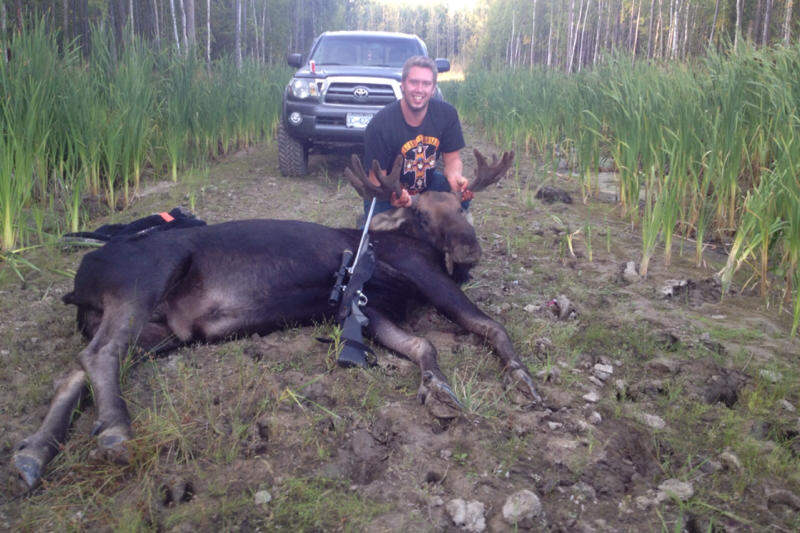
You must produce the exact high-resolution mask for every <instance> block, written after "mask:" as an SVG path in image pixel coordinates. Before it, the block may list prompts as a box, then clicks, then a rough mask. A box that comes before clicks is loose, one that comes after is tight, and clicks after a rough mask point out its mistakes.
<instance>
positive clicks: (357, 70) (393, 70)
mask: <svg viewBox="0 0 800 533" xmlns="http://www.w3.org/2000/svg"><path fill="white" fill-rule="evenodd" d="M402 75H403V73H402V69H400V68H397V67H364V66H354V65H317V71H316V72H315V73H312V72H311V69H309V68H308V66H305V67H303V68H301V69H300V70H298V71H297V72H295V75H294V77H295V78H316V79H325V78H328V77H330V76H363V77H367V78H387V79H393V80H396V81H398V82H399V81H400V78H401V77H402Z"/></svg>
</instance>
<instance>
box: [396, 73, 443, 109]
mask: <svg viewBox="0 0 800 533" xmlns="http://www.w3.org/2000/svg"><path fill="white" fill-rule="evenodd" d="M401 88H402V89H403V100H405V101H406V105H407V106H408V107H409V109H411V111H415V112H419V111H422V110H424V109H425V108H426V107H428V101H429V100H430V99H431V96H432V95H433V91H434V89H436V83H434V81H433V72H431V70H430V69H427V68H425V67H411V69H410V70H409V71H408V77H407V78H406V81H404V82H403V83H402V85H401Z"/></svg>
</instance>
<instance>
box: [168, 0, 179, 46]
mask: <svg viewBox="0 0 800 533" xmlns="http://www.w3.org/2000/svg"><path fill="white" fill-rule="evenodd" d="M169 7H170V9H171V11H172V32H173V33H174V34H175V48H176V49H177V50H178V55H179V56H180V55H181V41H180V39H179V38H178V19H177V17H176V16H175V0H169Z"/></svg>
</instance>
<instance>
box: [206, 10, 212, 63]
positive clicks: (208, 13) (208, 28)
mask: <svg viewBox="0 0 800 533" xmlns="http://www.w3.org/2000/svg"><path fill="white" fill-rule="evenodd" d="M206 63H207V64H208V65H209V66H211V0H206Z"/></svg>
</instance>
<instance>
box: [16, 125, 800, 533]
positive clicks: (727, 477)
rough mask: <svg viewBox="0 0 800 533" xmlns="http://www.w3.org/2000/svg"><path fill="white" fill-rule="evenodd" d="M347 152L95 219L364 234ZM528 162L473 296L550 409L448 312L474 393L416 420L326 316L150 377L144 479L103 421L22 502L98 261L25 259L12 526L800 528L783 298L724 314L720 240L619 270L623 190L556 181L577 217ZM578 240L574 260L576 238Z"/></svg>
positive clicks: (731, 305) (445, 347)
mask: <svg viewBox="0 0 800 533" xmlns="http://www.w3.org/2000/svg"><path fill="white" fill-rule="evenodd" d="M465 130H466V131H465V134H466V137H467V142H468V144H469V146H468V148H467V149H466V150H464V152H463V157H464V159H465V163H466V169H467V170H466V172H465V174H466V175H468V176H469V175H471V172H472V171H471V168H472V167H473V165H474V160H473V158H472V155H471V148H472V147H473V146H477V147H479V148H480V149H481V150H483V151H484V153H491V152H493V151H497V149H496V147H494V146H492V145H490V144H489V143H488V142H486V141H485V139H484V138H483V137H482V135H481V133H480V131H478V130H477V129H476V128H474V127H467V128H466V129H465ZM348 155H349V154H348V153H347V152H342V151H327V152H324V153H322V154H314V155H312V157H311V161H310V164H311V168H312V170H313V172H312V174H311V175H310V176H309V177H307V178H304V179H289V178H283V177H281V176H280V173H279V171H278V163H277V148H276V145H275V144H272V145H271V146H270V145H260V146H256V147H251V148H249V149H246V150H242V151H240V152H238V153H236V154H233V155H230V156H227V157H225V158H222V159H221V160H220V161H218V162H216V163H213V164H212V165H211V166H210V169H209V171H208V172H207V173H204V172H197V171H196V172H194V173H192V175H191V176H190V177H188V178H187V179H186V181H184V182H183V183H179V184H173V183H171V182H159V181H157V180H151V182H150V183H149V184H148V186H147V188H146V189H144V191H143V194H142V197H141V199H140V200H139V201H138V202H137V203H136V204H135V205H134V206H133V207H132V208H130V209H129V210H127V211H124V212H121V213H117V214H115V215H114V216H113V217H108V216H106V217H99V218H95V219H93V220H91V222H89V223H88V226H89V227H91V228H93V227H97V226H99V225H101V224H102V223H105V222H108V221H110V220H113V221H129V220H133V219H136V218H138V217H141V216H144V215H148V214H150V213H153V212H159V211H167V210H169V209H171V208H172V207H174V206H176V205H183V206H185V207H187V208H189V207H191V206H192V204H193V205H194V211H195V212H196V214H197V216H198V217H200V218H202V219H204V220H206V221H208V222H209V223H211V224H213V223H218V222H222V221H226V220H233V219H244V218H251V217H258V218H285V219H301V220H308V221H314V222H319V223H323V224H328V225H333V226H353V224H354V222H355V218H356V216H357V215H358V214H359V212H360V209H361V207H360V206H361V202H360V200H358V199H357V198H356V195H355V193H354V192H353V191H352V190H351V189H350V188H349V186H348V185H347V182H346V180H345V179H344V178H343V168H344V165H345V164H346V163H347V161H348ZM519 159H520V160H521V161H520V166H519V169H518V170H517V171H515V172H513V173H510V174H509V176H508V177H506V178H505V179H504V180H503V181H502V182H501V183H500V185H499V186H497V187H492V188H491V189H490V190H487V191H485V192H484V193H482V194H480V195H479V196H478V198H476V200H475V201H474V202H473V207H472V211H473V217H474V222H475V227H476V229H477V231H478V233H479V235H480V237H481V239H482V242H483V245H484V252H485V255H484V257H483V259H482V260H481V263H480V265H479V266H478V267H477V268H476V269H475V270H474V271H473V275H474V279H473V281H472V282H471V283H470V284H469V285H467V286H466V287H465V291H466V294H467V295H469V297H470V298H471V299H472V300H473V301H475V302H476V303H477V304H478V306H479V307H481V309H483V310H484V311H485V312H486V313H487V314H489V315H490V316H492V317H493V318H495V319H497V320H499V321H500V322H502V323H503V324H504V325H505V326H506V328H507V329H508V331H509V333H510V334H511V336H512V338H513V340H514V343H515V345H516V347H517V349H518V351H519V352H520V354H521V355H522V357H523V360H524V361H525V362H526V363H527V364H528V366H529V368H530V369H531V371H532V372H533V373H535V374H536V376H537V379H536V383H537V386H538V387H539V391H540V392H541V393H542V395H543V396H544V401H543V403H542V404H540V405H526V404H520V403H517V401H516V400H517V399H516V398H513V397H510V396H507V395H506V394H505V393H504V391H503V390H502V387H501V368H500V366H499V363H498V361H497V359H496V358H495V357H494V356H493V355H492V354H491V353H490V352H489V351H488V350H487V348H486V347H485V346H484V345H483V344H482V343H481V342H480V340H479V339H477V338H475V337H473V336H472V335H470V334H468V333H467V332H465V331H463V330H461V329H459V328H458V327H457V326H455V325H454V324H452V323H450V322H448V321H447V320H446V319H444V318H443V317H442V316H441V315H439V314H438V313H437V312H436V311H435V310H434V309H433V308H430V307H421V308H419V309H417V310H416V311H415V312H414V313H413V314H412V315H411V317H410V318H409V319H408V321H407V322H406V323H405V324H404V327H406V328H407V329H409V330H411V331H413V332H415V333H416V334H418V335H421V336H425V337H426V338H428V339H430V340H431V341H432V342H433V343H434V344H435V345H436V347H437V349H438V351H439V359H440V364H441V366H442V368H443V370H444V371H445V373H446V374H447V375H448V376H449V377H450V378H451V382H452V384H453V386H454V389H456V392H457V393H458V394H459V395H460V396H461V397H462V402H463V403H464V405H465V407H466V412H465V413H464V414H463V416H461V417H460V418H458V419H456V420H454V421H452V422H450V423H443V422H442V421H440V420H437V419H435V418H433V417H432V416H431V415H429V414H428V412H427V411H426V409H425V407H424V406H420V405H419V404H417V402H416V398H415V396H416V392H417V388H418V385H419V372H418V370H417V368H416V367H415V366H414V365H413V364H411V363H409V362H408V361H406V360H404V359H400V358H398V357H396V356H395V355H393V354H391V353H387V351H386V350H383V349H381V348H380V347H377V346H376V352H377V353H378V358H379V365H378V367H376V368H374V369H372V370H369V371H362V370H343V369H339V368H336V367H335V365H334V364H332V363H331V360H330V358H329V347H330V345H328V344H323V343H320V342H318V341H317V340H315V338H316V337H320V336H325V335H327V334H329V333H330V332H331V326H330V325H329V324H319V325H317V326H315V327H296V326H293V325H288V329H287V330H286V331H283V332H280V333H276V334H273V335H269V336H267V337H264V338H258V337H254V338H246V339H238V340H233V341H231V342H228V343H225V344H220V345H201V346H194V347H191V348H188V349H183V350H181V351H178V352H176V353H173V354H171V355H169V356H166V357H164V358H161V359H157V360H152V359H151V360H146V361H144V362H142V363H141V364H139V365H138V366H136V367H134V368H133V369H132V370H131V371H130V372H129V374H128V375H127V376H126V379H125V385H124V390H125V394H126V396H127V398H128V400H129V402H130V405H131V409H132V415H133V417H134V418H135V423H134V428H135V431H136V436H137V438H136V440H135V441H134V442H133V443H132V449H133V461H132V464H131V465H129V466H117V465H113V464H108V463H106V462H104V461H103V459H102V458H100V457H98V456H97V454H96V453H95V452H94V446H93V438H92V437H91V436H90V435H89V432H90V430H91V427H92V424H93V418H94V417H93V408H92V406H91V405H87V406H85V407H84V410H83V412H82V413H81V414H80V415H79V416H77V417H76V420H75V423H74V431H73V433H72V434H71V436H70V439H69V441H68V442H67V444H66V445H65V446H64V449H63V453H61V454H60V456H59V458H58V459H57V460H56V461H55V462H54V463H53V465H52V466H51V468H49V469H48V470H47V471H46V473H45V476H44V480H43V482H42V484H41V485H40V486H39V487H38V488H37V489H36V490H34V491H33V492H32V493H31V494H29V495H26V496H24V497H16V496H14V495H13V493H12V492H11V491H10V490H8V489H7V488H6V487H8V486H9V485H8V483H7V482H8V481H9V480H8V477H9V469H8V463H9V459H10V457H11V455H12V453H13V447H14V445H15V444H16V443H18V442H19V441H20V440H21V439H23V438H24V437H25V436H27V435H29V434H31V433H33V432H34V431H35V430H36V428H37V427H38V425H39V424H40V423H41V421H42V418H43V416H44V414H45V412H46V409H47V405H48V402H49V400H50V398H51V396H52V381H53V379H54V378H56V377H57V376H58V375H59V374H61V373H62V372H63V371H64V369H65V368H68V367H69V366H70V365H73V364H74V359H75V355H76V354H77V352H78V351H79V350H80V349H81V347H82V346H84V345H85V341H84V340H83V339H82V338H81V336H80V335H79V334H78V333H77V332H76V329H75V316H74V315H75V312H74V309H72V308H67V307H65V306H64V305H62V304H61V302H60V299H59V298H60V296H61V295H63V294H64V293H66V292H68V291H69V290H70V289H71V280H70V279H69V278H68V277H65V276H64V275H63V274H62V273H63V272H69V271H74V270H75V269H77V267H78V264H79V263H80V259H81V255H82V254H83V253H84V252H82V251H78V252H72V253H65V252H63V251H61V250H60V249H58V248H55V247H54V248H50V249H47V250H36V251H33V252H31V253H29V254H28V255H26V258H27V259H29V260H30V261H31V262H33V263H34V264H36V265H37V266H38V267H39V268H40V271H38V272H37V271H33V270H31V269H26V268H23V269H22V270H21V274H22V276H23V277H24V279H25V281H24V282H23V281H21V280H20V278H18V277H17V275H16V273H15V272H13V271H12V270H11V269H10V268H9V266H8V265H6V264H2V269H3V270H2V279H1V282H0V317H2V319H1V320H0V413H1V414H0V431H1V432H2V440H1V441H0V443H1V444H2V448H0V482H2V483H0V487H2V493H0V530H14V531H175V532H190V531H277V530H280V531H369V532H378V531H482V530H484V529H481V528H485V530H486V531H565V532H566V531H578V532H612V531H614V532H616V531H630V532H641V531H664V532H666V531H671V532H672V531H682V530H686V531H689V532H692V533H694V532H738V531H767V530H769V531H798V530H800V518H798V515H799V514H800V468H799V467H800V460H799V459H798V454H800V442H799V441H798V432H799V431H800V419H798V416H799V415H798V413H797V412H796V410H797V409H798V407H799V406H800V386H799V385H798V379H797V378H798V374H799V373H800V372H798V369H797V362H798V355H797V354H798V352H800V349H798V344H797V343H795V344H792V343H791V342H790V339H789V338H788V332H789V329H790V315H789V314H788V312H787V310H785V309H781V307H780V297H779V296H778V293H777V292H776V293H775V294H774V295H772V296H771V297H769V298H763V297H759V296H758V295H757V294H755V293H753V292H751V291H749V290H744V291H742V284H743V283H744V282H745V281H746V280H747V277H743V278H741V279H739V280H738V284H735V285H734V287H733V291H732V292H731V293H730V294H729V295H726V297H725V299H724V301H722V302H721V297H722V293H721V288H720V286H719V284H718V283H716V282H715V280H714V278H713V275H714V273H715V272H716V271H718V270H719V269H720V268H721V267H722V266H723V265H724V262H725V260H726V256H725V255H724V253H721V252H724V248H723V247H720V246H715V245H710V246H709V247H708V248H707V249H706V252H705V256H704V257H705V262H706V264H705V266H704V267H703V268H694V267H693V261H692V259H693V250H694V244H693V243H688V242H687V243H686V244H685V245H684V246H685V249H684V251H683V253H682V254H681V253H680V241H679V240H678V242H677V243H676V245H675V247H674V253H673V256H672V264H671V266H669V267H666V266H665V264H664V263H665V261H664V259H663V255H662V253H661V252H659V253H658V255H657V256H656V257H655V258H654V260H653V261H652V263H651V266H650V272H649V275H648V277H647V279H641V278H639V277H638V276H636V275H635V273H634V274H627V275H626V274H624V271H625V267H626V263H627V262H628V261H634V262H638V260H639V257H640V253H639V249H640V243H641V237H640V235H639V234H638V232H637V231H636V230H632V229H631V228H630V225H629V224H627V223H625V222H624V221H622V220H620V219H619V217H618V215H617V211H616V210H615V203H614V199H613V196H612V195H608V194H604V195H601V197H600V198H598V199H596V200H594V201H592V202H590V204H589V205H583V204H582V203H581V202H580V200H579V195H578V194H577V192H576V190H575V189H576V187H577V185H576V183H575V182H574V181H571V180H568V179H564V178H563V177H562V178H560V179H558V180H557V181H556V182H554V183H551V182H549V181H548V185H554V186H556V187H560V188H562V189H565V190H567V191H568V192H571V193H572V197H573V199H574V200H575V201H574V202H573V203H571V204H566V203H563V202H561V201H556V202H555V203H552V204H547V203H543V202H542V201H541V200H538V199H535V198H534V197H533V193H534V192H535V190H536V187H537V186H538V185H539V184H541V183H542V181H543V180H544V179H545V177H544V174H543V173H542V172H540V171H534V167H533V165H532V163H531V162H530V161H529V160H528V159H527V158H525V157H520V158H519ZM587 224H588V225H590V227H591V230H590V231H587V230H586V227H587ZM580 228H583V230H582V232H581V233H580V234H577V235H576V236H575V237H574V239H573V247H574V251H575V255H576V257H572V256H571V254H570V252H569V246H568V244H569V243H568V242H567V240H566V238H565V237H566V236H567V235H570V234H572V233H574V232H575V231H577V230H578V229H580ZM665 287H672V289H673V290H672V295H671V296H665V294H664V288H665ZM659 487H661V488H659ZM523 490H527V491H530V492H531V493H533V494H534V495H535V496H536V498H538V501H539V503H540V504H541V508H540V509H539V508H538V507H536V506H535V505H534V506H532V507H531V509H530V513H529V515H530V516H517V515H516V514H515V511H518V510H519V508H520V504H517V505H516V506H515V505H514V504H513V501H512V500H509V497H510V496H512V495H514V494H517V493H519V492H520V491H523ZM459 500H462V502H460V503H459ZM459 505H461V509H460V510H461V511H462V512H461V513H459V512H458V511H459ZM504 506H506V514H509V515H514V516H516V518H513V517H512V516H509V517H508V518H507V519H506V518H504ZM527 511H528V510H527V509H525V510H524V512H522V514H523V515H524V514H525V513H526V512H527ZM517 514H519V513H517ZM515 520H516V521H517V523H516V525H514V526H512V525H510V524H509V522H513V521H515ZM456 522H458V523H456Z"/></svg>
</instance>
